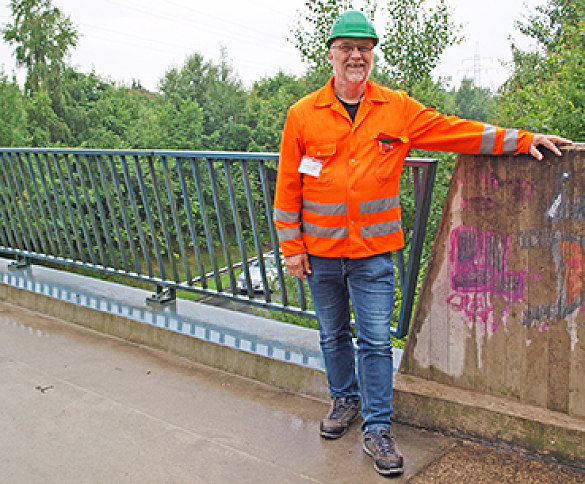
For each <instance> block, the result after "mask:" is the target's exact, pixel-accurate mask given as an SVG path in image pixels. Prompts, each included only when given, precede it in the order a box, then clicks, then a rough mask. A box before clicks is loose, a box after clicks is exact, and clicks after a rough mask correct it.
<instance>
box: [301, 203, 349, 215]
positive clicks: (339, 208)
mask: <svg viewBox="0 0 585 484" xmlns="http://www.w3.org/2000/svg"><path fill="white" fill-rule="evenodd" d="M303 209H305V210H307V211H308V212H311V213H314V214H317V215H323V216H325V217H335V216H338V215H347V205H346V204H345V203H343V202H340V203H319V202H311V201H309V200H303Z"/></svg>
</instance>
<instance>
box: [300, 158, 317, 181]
mask: <svg viewBox="0 0 585 484" xmlns="http://www.w3.org/2000/svg"><path fill="white" fill-rule="evenodd" d="M322 168H323V162H322V161H321V160H318V159H317V158H311V157H310V156H303V157H302V158H301V164H300V166H299V173H304V174H306V175H311V176H314V177H315V178H319V175H321V169H322Z"/></svg>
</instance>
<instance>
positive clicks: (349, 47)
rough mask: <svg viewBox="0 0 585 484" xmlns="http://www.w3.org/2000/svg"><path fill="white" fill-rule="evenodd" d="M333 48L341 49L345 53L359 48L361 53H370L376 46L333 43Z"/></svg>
mask: <svg viewBox="0 0 585 484" xmlns="http://www.w3.org/2000/svg"><path fill="white" fill-rule="evenodd" d="M331 48H332V49H339V50H340V51H341V52H343V53H344V54H351V53H352V52H353V50H354V49H357V50H358V52H359V53H360V54H369V53H370V52H372V49H373V48H374V46H373V45H363V44H362V45H357V44H339V45H332V46H331Z"/></svg>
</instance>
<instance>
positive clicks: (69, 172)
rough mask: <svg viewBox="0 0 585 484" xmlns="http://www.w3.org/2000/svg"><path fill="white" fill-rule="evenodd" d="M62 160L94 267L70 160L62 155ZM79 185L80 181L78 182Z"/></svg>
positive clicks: (94, 259)
mask: <svg viewBox="0 0 585 484" xmlns="http://www.w3.org/2000/svg"><path fill="white" fill-rule="evenodd" d="M63 158H64V161H65V168H66V170H67V176H68V177H69V181H70V183H71V193H72V194H73V199H74V200H75V206H76V207H77V214H78V218H79V221H80V223H81V230H82V231H83V236H84V238H85V246H86V253H87V254H88V255H89V258H90V260H91V263H92V264H94V265H96V264H97V259H96V257H95V254H94V253H93V241H92V240H91V235H90V234H89V229H88V228H87V222H86V220H85V214H84V213H83V203H82V202H81V199H80V198H79V193H77V188H76V185H77V183H76V180H75V174H74V173H73V170H72V169H71V160H70V159H69V155H68V154H65V155H63ZM74 158H75V161H76V162H77V154H76V155H75V156H74ZM79 183H80V184H81V180H79ZM85 209H86V210H87V206H86V207H85Z"/></svg>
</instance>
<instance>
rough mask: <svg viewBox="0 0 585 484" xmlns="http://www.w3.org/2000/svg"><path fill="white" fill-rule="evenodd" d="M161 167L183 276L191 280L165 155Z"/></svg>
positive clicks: (175, 198) (177, 279) (176, 278)
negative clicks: (181, 262) (183, 272)
mask: <svg viewBox="0 0 585 484" xmlns="http://www.w3.org/2000/svg"><path fill="white" fill-rule="evenodd" d="M175 163H176V165H177V166H178V164H179V161H178V159H177V157H175ZM163 168H164V170H163V171H164V174H165V184H166V186H167V192H168V194H169V204H170V206H171V215H172V217H173V222H174V224H175V231H176V232H177V242H178V243H179V252H180V253H181V260H182V261H183V270H184V271H185V278H186V280H187V281H190V280H191V270H190V269H189V263H188V260H187V253H186V251H185V244H184V242H183V234H182V230H181V223H180V220H179V215H178V212H177V209H178V205H177V197H176V196H175V194H174V191H173V188H172V184H171V181H170V176H169V166H168V163H167V159H166V157H163ZM175 281H177V282H181V281H180V278H179V276H178V274H177V275H176V277H175Z"/></svg>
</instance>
